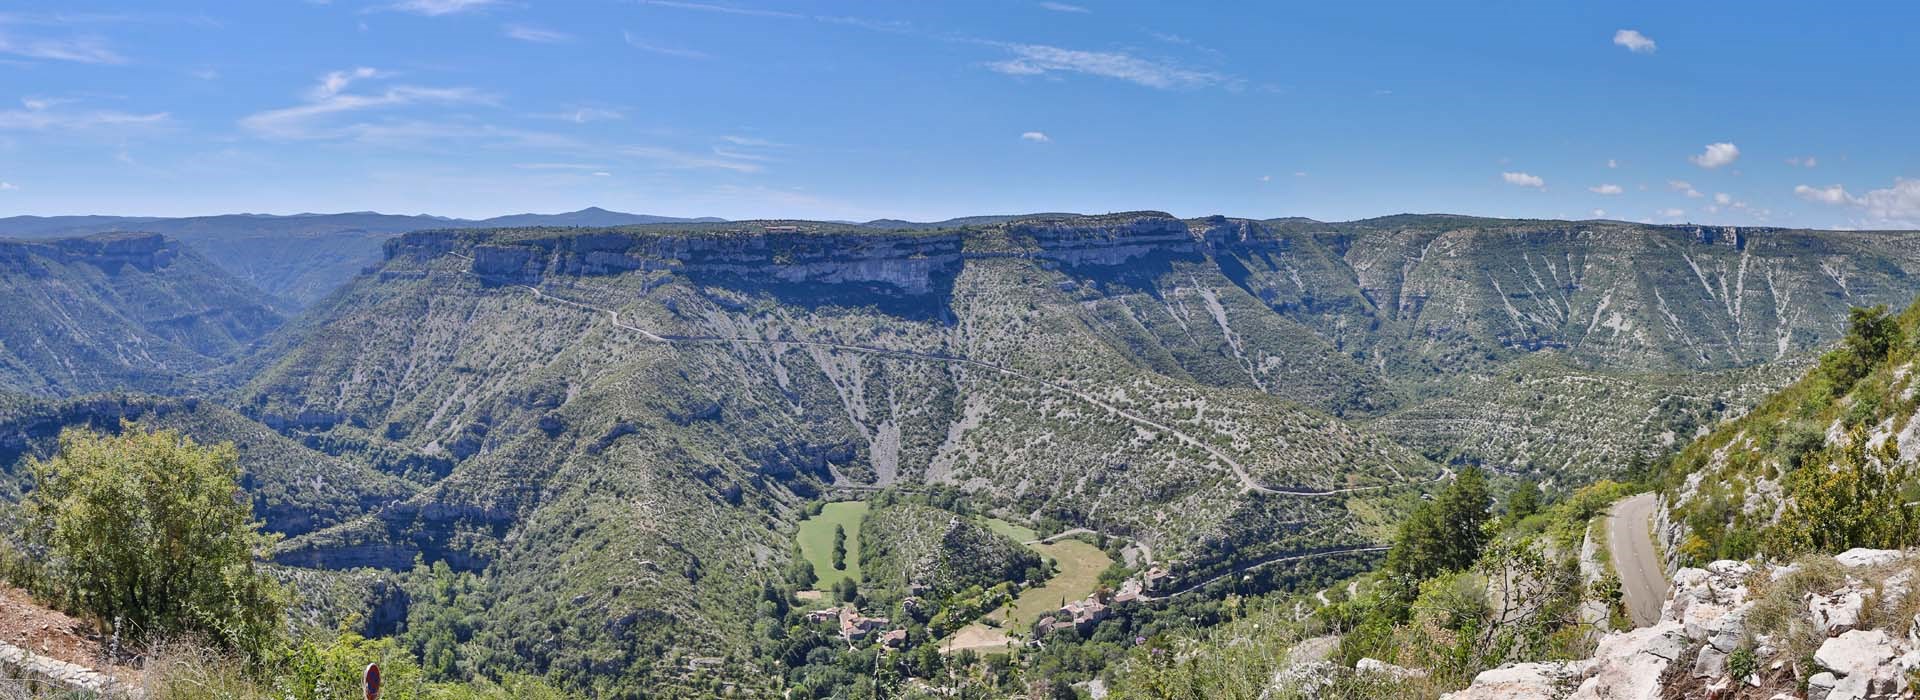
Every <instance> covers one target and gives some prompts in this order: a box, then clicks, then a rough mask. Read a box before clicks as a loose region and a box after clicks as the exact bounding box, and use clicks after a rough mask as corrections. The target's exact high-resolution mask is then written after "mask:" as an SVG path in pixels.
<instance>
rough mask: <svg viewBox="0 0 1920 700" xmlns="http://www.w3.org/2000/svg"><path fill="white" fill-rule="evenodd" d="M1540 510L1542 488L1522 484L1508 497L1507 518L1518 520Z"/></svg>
mask: <svg viewBox="0 0 1920 700" xmlns="http://www.w3.org/2000/svg"><path fill="white" fill-rule="evenodd" d="M1539 511H1540V489H1537V488H1534V487H1533V485H1532V484H1522V485H1521V486H1520V487H1519V488H1516V489H1514V490H1513V495H1511V496H1508V497H1507V518H1508V519H1509V520H1513V521H1515V522H1518V521H1520V520H1524V519H1525V518H1526V517H1527V516H1529V515H1533V514H1534V513H1537V512H1539Z"/></svg>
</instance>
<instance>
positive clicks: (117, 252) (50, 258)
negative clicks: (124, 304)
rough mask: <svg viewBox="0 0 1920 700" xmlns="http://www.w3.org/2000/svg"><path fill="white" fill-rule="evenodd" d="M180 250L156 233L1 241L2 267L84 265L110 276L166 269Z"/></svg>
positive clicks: (33, 267) (0, 259)
mask: <svg viewBox="0 0 1920 700" xmlns="http://www.w3.org/2000/svg"><path fill="white" fill-rule="evenodd" d="M179 253H180V251H179V249H178V248H176V247H174V246H173V245H171V244H170V243H169V242H168V241H167V238H166V237H165V236H161V235H160V234H157V233H103V234H99V235H94V236H87V237H84V238H64V239H57V240H52V241H14V240H0V265H16V264H17V265H27V266H29V269H30V270H32V269H38V270H39V272H40V273H41V274H46V272H47V271H46V270H45V269H44V268H42V267H37V266H33V262H34V261H35V259H41V260H44V261H47V262H52V263H56V264H73V263H84V264H87V265H92V266H94V267H96V268H99V269H101V270H105V271H107V272H109V273H112V272H117V271H119V270H120V269H121V268H122V267H133V268H137V269H139V270H142V271H149V272H150V271H152V270H154V269H155V268H158V267H164V266H166V265H167V264H168V263H170V262H172V261H173V260H174V258H175V257H177V256H178V255H179Z"/></svg>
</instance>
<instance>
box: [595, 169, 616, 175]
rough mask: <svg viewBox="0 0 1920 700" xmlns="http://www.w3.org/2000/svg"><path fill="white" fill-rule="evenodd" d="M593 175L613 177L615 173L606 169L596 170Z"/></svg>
mask: <svg viewBox="0 0 1920 700" xmlns="http://www.w3.org/2000/svg"><path fill="white" fill-rule="evenodd" d="M593 176H594V177H613V173H610V172H607V171H605V170H596V171H594V173H593Z"/></svg>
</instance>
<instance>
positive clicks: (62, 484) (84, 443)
mask: <svg viewBox="0 0 1920 700" xmlns="http://www.w3.org/2000/svg"><path fill="white" fill-rule="evenodd" d="M28 467H29V469H30V470H31V472H32V474H33V482H34V489H33V490H32V491H31V492H30V493H28V495H27V497H26V501H25V504H24V511H23V514H24V516H25V517H24V524H25V526H26V536H27V539H28V541H29V542H31V543H32V544H33V546H35V547H37V548H40V549H42V550H43V551H44V552H45V554H46V557H47V558H46V562H45V571H44V574H43V577H42V579H41V581H40V584H41V587H42V591H41V592H43V593H50V594H52V595H53V596H54V597H56V598H58V599H60V600H62V601H64V602H65V604H66V606H67V607H68V608H69V609H70V610H72V611H73V612H75V613H76V614H83V615H90V616H93V617H95V618H97V619H98V620H100V621H101V622H102V623H104V624H105V625H110V626H113V627H115V628H117V629H118V630H119V631H120V633H121V634H123V635H124V636H125V637H126V638H127V639H128V640H129V641H131V642H135V643H142V642H147V641H152V640H158V639H166V638H173V637H181V636H200V637H205V638H207V639H209V640H211V641H212V642H213V643H215V644H216V645H218V646H219V647H221V648H223V649H228V650H237V651H240V652H242V653H244V654H246V655H247V656H248V657H250V658H255V659H257V658H258V657H259V656H260V655H261V653H262V652H264V651H266V650H268V649H269V648H271V647H272V646H273V645H274V644H275V643H276V642H277V640H278V637H279V632H280V629H281V611H282V609H283V608H284V607H285V605H286V596H285V594H284V593H283V592H282V591H281V589H280V587H279V586H278V585H276V584H275V583H274V582H273V581H272V580H271V579H270V578H268V577H267V575H266V574H265V573H264V572H262V571H261V570H260V569H259V568H258V567H257V566H256V565H255V562H254V556H255V553H256V552H259V551H262V550H264V549H265V548H266V547H267V546H269V545H270V544H271V542H272V540H271V539H270V538H269V537H267V536H266V535H263V534H261V532H260V530H259V528H260V523H259V522H256V521H255V520H254V519H253V511H252V505H251V503H250V502H249V501H248V500H247V498H246V497H245V495H244V494H242V493H241V491H240V487H239V485H238V480H239V478H240V469H239V467H238V466H236V454H235V452H234V449H233V445H231V444H223V445H217V446H212V447H205V446H201V445H198V444H195V443H194V442H193V440H192V439H190V438H187V437H184V436H182V435H180V434H179V433H177V432H174V431H170V430H162V431H157V432H148V431H146V430H144V429H141V428H140V427H139V426H136V425H132V424H128V425H126V426H124V427H123V428H122V430H121V431H120V433H119V434H118V435H101V434H98V433H94V432H91V431H86V430H74V429H69V430H67V431H65V432H62V433H61V434H60V446H59V452H57V453H56V454H55V456H54V457H53V459H51V460H48V461H41V460H39V459H34V460H31V461H30V462H29V463H28Z"/></svg>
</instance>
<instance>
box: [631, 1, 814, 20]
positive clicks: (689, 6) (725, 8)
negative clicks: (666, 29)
mask: <svg viewBox="0 0 1920 700" xmlns="http://www.w3.org/2000/svg"><path fill="white" fill-rule="evenodd" d="M639 2H640V4H642V5H653V6H655V7H672V8H678V9H682V10H698V11H701V12H717V13H720V14H727V15H744V16H748V17H785V18H789V19H798V18H801V17H805V16H806V15H801V14H797V13H793V12H781V11H779V10H756V9H753V8H750V7H733V6H731V5H715V4H711V3H704V2H681V1H680V0H639Z"/></svg>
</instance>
